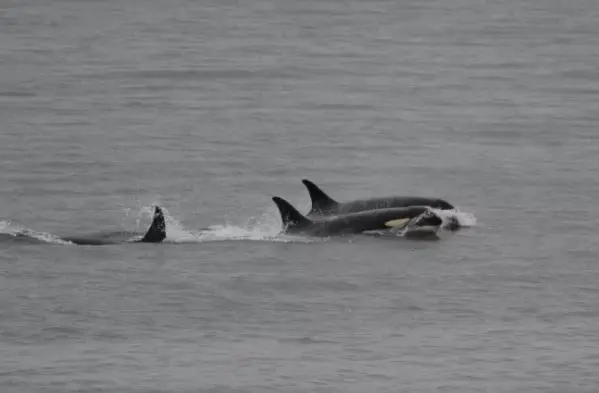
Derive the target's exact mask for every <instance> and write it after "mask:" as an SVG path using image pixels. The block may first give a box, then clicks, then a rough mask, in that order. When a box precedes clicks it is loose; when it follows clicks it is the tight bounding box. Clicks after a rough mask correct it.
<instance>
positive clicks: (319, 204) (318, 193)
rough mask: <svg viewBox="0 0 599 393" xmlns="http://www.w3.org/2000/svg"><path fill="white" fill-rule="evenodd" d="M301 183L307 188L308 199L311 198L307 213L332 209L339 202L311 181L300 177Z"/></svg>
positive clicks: (324, 211)
mask: <svg viewBox="0 0 599 393" xmlns="http://www.w3.org/2000/svg"><path fill="white" fill-rule="evenodd" d="M302 183H304V186H306V188H307V189H308V193H309V194H310V199H311V200H312V207H311V208H310V212H309V213H308V214H313V213H327V212H329V211H331V210H334V209H335V208H336V207H337V206H338V205H339V202H337V201H336V200H334V199H333V198H331V197H330V196H328V195H327V194H326V193H325V192H324V191H322V190H321V189H320V187H318V186H317V185H316V184H314V183H312V182H311V181H310V180H308V179H302Z"/></svg>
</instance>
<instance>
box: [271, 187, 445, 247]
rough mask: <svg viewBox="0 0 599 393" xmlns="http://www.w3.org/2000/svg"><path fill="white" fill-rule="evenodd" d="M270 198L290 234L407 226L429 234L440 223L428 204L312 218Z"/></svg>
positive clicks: (339, 233) (319, 234)
mask: <svg viewBox="0 0 599 393" xmlns="http://www.w3.org/2000/svg"><path fill="white" fill-rule="evenodd" d="M272 200H273V201H274V203H275V204H276V205H277V208H278V209H279V213H280V215H281V220H282V221H283V233H286V234H293V235H305V236H316V237H329V236H342V235H350V234H361V233H364V232H369V231H386V230H394V229H407V228H410V229H415V230H416V232H420V233H424V232H428V233H431V232H436V230H438V229H439V228H440V226H441V224H442V223H443V220H442V219H441V218H440V217H439V216H437V215H436V214H435V213H434V212H433V211H431V210H430V208H429V207H428V206H409V207H396V208H387V209H377V210H368V211H362V212H357V213H349V214H344V215H340V216H328V217H323V218H321V219H317V220H313V219H311V218H308V217H307V216H304V215H303V214H302V213H300V212H299V211H298V210H297V209H296V208H295V207H293V206H292V205H291V204H290V203H289V202H288V201H286V200H285V199H283V198H280V197H277V196H274V197H272Z"/></svg>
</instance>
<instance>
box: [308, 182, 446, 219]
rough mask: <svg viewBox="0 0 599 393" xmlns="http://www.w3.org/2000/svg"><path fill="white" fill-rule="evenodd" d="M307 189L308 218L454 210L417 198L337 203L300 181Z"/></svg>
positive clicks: (309, 184)
mask: <svg viewBox="0 0 599 393" xmlns="http://www.w3.org/2000/svg"><path fill="white" fill-rule="evenodd" d="M302 183H303V184H304V186H306V188H307V189H308V193H309V194H310V200H311V201H312V207H311V209H310V212H309V213H308V214H307V216H308V217H314V218H317V217H320V216H325V217H326V216H332V215H338V214H350V213H358V212H363V211H367V210H375V209H389V208H406V207H410V206H430V207H432V208H434V209H440V210H452V209H455V207H454V206H453V205H451V204H450V203H449V202H447V201H445V200H443V199H439V198H427V197H417V196H387V197H379V198H368V199H356V200H353V201H347V202H338V201H336V200H335V199H333V198H331V197H330V196H329V195H328V194H327V193H325V192H324V191H323V190H322V189H321V188H320V187H318V186H317V185H316V184H314V183H313V182H312V181H310V180H308V179H302Z"/></svg>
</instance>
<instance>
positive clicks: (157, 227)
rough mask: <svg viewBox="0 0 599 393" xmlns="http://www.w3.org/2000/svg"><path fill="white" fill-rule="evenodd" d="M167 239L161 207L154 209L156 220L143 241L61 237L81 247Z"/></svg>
mask: <svg viewBox="0 0 599 393" xmlns="http://www.w3.org/2000/svg"><path fill="white" fill-rule="evenodd" d="M165 238H166V222H165V220H164V213H163V212H162V209H161V208H160V207H159V206H155V208H154V219H153V220H152V224H151V225H150V228H149V229H148V231H147V232H146V234H145V235H144V236H143V237H142V238H141V239H135V238H129V239H124V240H120V241H118V240H114V239H109V238H108V237H107V236H96V237H75V236H74V237H60V240H63V241H66V242H70V243H73V244H77V245H81V246H101V245H106V244H121V243H160V242H162V241H163V240H164V239H165Z"/></svg>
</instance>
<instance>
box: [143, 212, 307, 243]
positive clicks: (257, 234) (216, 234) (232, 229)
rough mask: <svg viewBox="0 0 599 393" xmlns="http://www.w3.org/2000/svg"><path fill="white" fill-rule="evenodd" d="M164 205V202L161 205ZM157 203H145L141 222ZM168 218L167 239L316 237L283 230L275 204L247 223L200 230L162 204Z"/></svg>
mask: <svg viewBox="0 0 599 393" xmlns="http://www.w3.org/2000/svg"><path fill="white" fill-rule="evenodd" d="M161 207H162V206H161ZM153 209H154V208H153V206H152V205H150V206H143V207H141V209H140V212H139V215H138V219H137V226H139V225H140V222H141V219H142V216H143V215H149V216H151V215H153V212H154V210H153ZM162 210H163V212H164V218H165V220H166V239H165V242H166V243H203V242H214V241H227V240H253V241H271V242H284V243H289V242H301V243H312V242H314V241H315V239H306V238H302V237H298V236H290V235H285V234H281V233H280V232H281V223H280V219H279V218H278V216H277V214H276V212H275V211H274V210H273V208H268V209H267V210H266V211H265V212H264V213H262V215H260V216H258V217H250V218H248V219H247V220H246V223H245V224H244V225H243V226H238V225H231V224H228V223H227V222H226V220H225V224H215V225H210V226H208V227H206V228H203V229H199V230H189V229H187V228H185V227H184V226H183V224H181V222H180V221H178V220H177V219H176V218H174V217H173V216H172V215H171V214H170V213H169V211H168V209H167V208H165V207H162Z"/></svg>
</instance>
